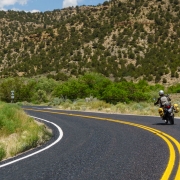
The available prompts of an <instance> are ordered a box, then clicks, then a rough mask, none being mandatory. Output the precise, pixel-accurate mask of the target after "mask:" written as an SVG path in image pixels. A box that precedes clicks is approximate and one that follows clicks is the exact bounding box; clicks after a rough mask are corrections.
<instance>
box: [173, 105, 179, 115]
mask: <svg viewBox="0 0 180 180" xmlns="http://www.w3.org/2000/svg"><path fill="white" fill-rule="evenodd" d="M173 106H174V112H175V113H178V112H179V108H178V104H174V105H173Z"/></svg>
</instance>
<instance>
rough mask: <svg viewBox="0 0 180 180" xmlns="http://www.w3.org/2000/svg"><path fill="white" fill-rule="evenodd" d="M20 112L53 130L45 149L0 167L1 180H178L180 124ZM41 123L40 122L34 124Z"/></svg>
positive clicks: (122, 117) (83, 114)
mask: <svg viewBox="0 0 180 180" xmlns="http://www.w3.org/2000/svg"><path fill="white" fill-rule="evenodd" d="M24 110H25V111H26V112H27V113H28V114H29V115H31V116H33V117H36V118H37V120H39V121H44V120H47V121H48V122H45V123H46V124H47V125H48V126H49V127H50V128H52V129H53V137H52V139H51V140H50V141H49V142H47V143H46V144H45V145H43V146H41V147H38V148H35V149H33V150H30V151H28V152H26V153H23V154H21V155H18V156H17V157H14V158H11V159H9V160H6V161H3V162H1V163H0V180H159V179H164V180H167V179H169V180H171V179H172V180H174V179H176V180H178V179H180V174H179V173H180V165H179V162H180V161H179V158H180V157H179V156H180V155H179V153H180V144H179V142H180V120H179V119H177V118H175V124H174V125H165V124H164V122H163V121H162V120H161V119H160V118H159V117H149V116H132V115H118V114H103V113H91V112H78V111H60V110H52V109H47V108H46V107H24ZM39 118H40V119H39Z"/></svg>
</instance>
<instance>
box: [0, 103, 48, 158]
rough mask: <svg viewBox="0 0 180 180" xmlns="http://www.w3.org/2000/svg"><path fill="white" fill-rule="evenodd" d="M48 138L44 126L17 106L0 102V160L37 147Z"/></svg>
mask: <svg viewBox="0 0 180 180" xmlns="http://www.w3.org/2000/svg"><path fill="white" fill-rule="evenodd" d="M50 137H51V132H50V131H49V130H47V128H46V127H45V125H44V124H41V123H37V122H36V121H34V119H33V118H31V117H29V116H28V115H27V114H26V113H25V112H24V111H23V110H22V109H21V108H20V107H19V106H18V105H15V104H5V103H2V102H0V160H4V159H7V158H9V157H12V156H15V155H17V154H19V153H22V152H24V151H26V150H29V149H31V148H33V147H36V146H39V145H40V144H43V143H44V142H46V141H47V140H49V139H50Z"/></svg>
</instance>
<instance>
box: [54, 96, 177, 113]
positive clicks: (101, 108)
mask: <svg viewBox="0 0 180 180" xmlns="http://www.w3.org/2000/svg"><path fill="white" fill-rule="evenodd" d="M171 98H172V100H173V101H172V104H174V103H177V104H180V95H179V94H173V95H171ZM56 107H57V108H59V109H65V110H77V111H79V110H80V111H95V112H105V113H119V114H135V115H149V116H159V114H158V106H154V102H139V103H137V102H130V103H128V104H126V103H122V102H119V103H117V104H109V103H106V102H104V101H100V100H98V99H96V98H94V99H92V100H91V101H89V102H86V101H85V100H84V99H79V100H76V101H74V102H70V101H68V102H66V101H65V102H62V103H61V104H60V105H58V106H56ZM178 115H179V113H177V114H175V116H178Z"/></svg>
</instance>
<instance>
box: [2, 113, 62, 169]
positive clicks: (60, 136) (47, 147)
mask: <svg viewBox="0 0 180 180" xmlns="http://www.w3.org/2000/svg"><path fill="white" fill-rule="evenodd" d="M30 117H33V118H36V119H39V120H42V121H45V122H47V123H50V124H53V125H54V126H56V128H57V129H58V131H59V137H58V139H57V140H56V141H54V142H53V143H52V144H50V145H49V146H46V147H45V148H43V149H41V150H39V151H36V152H34V153H32V154H29V155H27V156H24V157H22V158H19V159H16V160H14V161H11V162H8V163H5V164H2V165H0V168H2V167H5V166H8V165H10V164H13V163H16V162H18V161H21V160H23V159H26V158H29V157H31V156H34V155H35V154H38V153H40V152H42V151H45V150H47V149H49V148H51V147H52V146H54V145H55V144H57V143H58V142H59V141H60V140H61V139H62V137H63V131H62V129H61V128H60V127H59V126H58V125H57V124H55V123H53V122H50V121H47V120H45V119H41V118H38V117H35V116H30Z"/></svg>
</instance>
